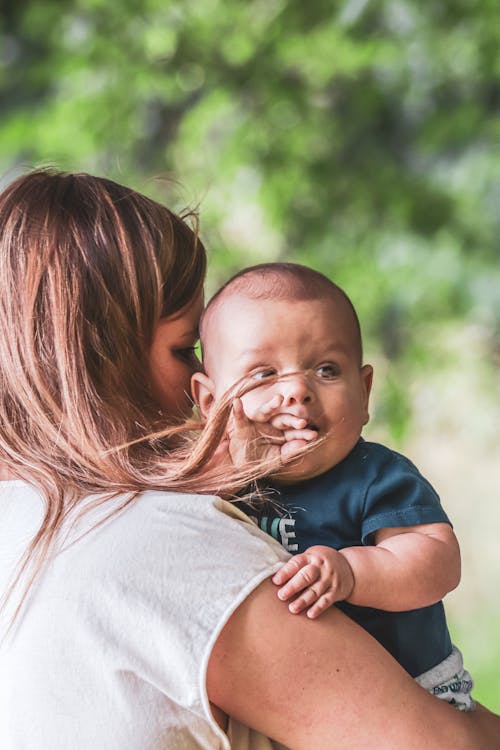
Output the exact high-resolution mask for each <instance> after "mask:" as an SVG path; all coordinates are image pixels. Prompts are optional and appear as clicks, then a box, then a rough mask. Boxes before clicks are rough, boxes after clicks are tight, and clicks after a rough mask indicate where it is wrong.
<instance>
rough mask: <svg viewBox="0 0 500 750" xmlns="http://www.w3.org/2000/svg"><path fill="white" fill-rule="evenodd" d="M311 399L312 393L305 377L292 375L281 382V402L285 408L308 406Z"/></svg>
mask: <svg viewBox="0 0 500 750" xmlns="http://www.w3.org/2000/svg"><path fill="white" fill-rule="evenodd" d="M312 399H313V391H312V389H311V387H310V384H309V378H308V377H307V376H306V375H302V374H300V375H293V376H291V377H290V378H286V379H285V380H283V401H284V404H285V406H286V405H288V406H290V405H293V404H308V403H309V402H310V401H312Z"/></svg>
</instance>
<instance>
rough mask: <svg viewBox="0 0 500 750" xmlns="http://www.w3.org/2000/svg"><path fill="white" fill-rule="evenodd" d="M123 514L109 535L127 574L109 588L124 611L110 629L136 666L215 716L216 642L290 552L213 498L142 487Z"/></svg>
mask: <svg viewBox="0 0 500 750" xmlns="http://www.w3.org/2000/svg"><path fill="white" fill-rule="evenodd" d="M122 521H123V524H122V529H121V530H117V532H116V533H115V534H114V537H113V538H114V539H116V538H117V537H118V536H119V538H120V555H119V559H120V565H121V566H122V568H123V570H124V571H126V581H123V586H122V590H117V591H116V592H115V594H116V601H113V600H112V598H111V596H110V592H109V591H108V592H107V597H108V605H109V607H112V608H113V607H117V608H118V607H120V608H121V612H122V616H121V620H120V621H121V626H122V630H121V632H120V634H119V635H118V634H117V636H116V637H117V638H119V639H120V641H121V644H122V648H123V649H125V650H127V649H128V650H129V652H130V653H131V654H133V664H134V671H136V670H137V669H139V671H140V673H141V675H142V676H143V678H144V679H146V680H147V681H148V682H149V683H151V684H154V685H156V686H158V687H159V688H160V689H161V690H162V692H164V694H165V695H168V696H169V697H170V698H171V699H172V700H173V701H174V702H175V703H177V704H178V705H179V706H183V707H184V709H188V710H190V711H192V712H193V713H194V714H197V715H198V716H204V717H205V718H206V719H207V720H208V721H209V722H210V723H212V722H211V714H210V708H209V701H208V697H207V693H206V670H207V665H208V661H209V658H210V654H211V652H212V649H213V646H214V644H215V641H216V640H217V638H218V636H219V634H220V632H221V630H222V628H223V627H224V625H225V623H226V622H227V621H228V619H229V618H230V616H231V614H232V613H233V612H234V611H235V609H236V608H237V607H238V606H239V605H240V604H241V603H242V602H243V601H244V600H245V599H246V598H247V597H248V595H249V594H250V593H251V592H252V591H253V589H255V588H256V587H257V586H258V585H259V584H260V583H261V582H262V581H264V580H265V579H266V578H268V577H270V576H272V575H273V573H275V572H276V571H277V570H278V569H279V568H280V567H281V565H282V564H283V563H284V562H285V561H286V560H288V559H289V557H290V555H289V554H288V553H287V552H286V551H285V550H284V549H283V547H281V545H280V544H278V542H276V541H275V540H273V539H271V537H269V536H267V535H266V534H264V533H263V532H262V531H260V530H259V529H258V528H257V527H256V526H255V524H254V523H252V522H251V521H250V519H248V518H247V516H245V515H244V513H242V512H241V511H240V510H238V509H237V508H235V507H234V506H232V505H231V504H230V503H228V502H225V501H223V500H220V499H219V498H216V497H208V496H203V495H198V496H197V495H187V494H186V495H179V494H177V495H174V494H169V493H160V492H157V493H155V492H148V493H144V495H143V496H142V497H141V498H140V499H139V501H138V502H137V503H136V505H134V506H133V507H131V508H130V510H129V512H124V513H123V514H122ZM118 531H119V533H118ZM138 550H140V553H139V552H138ZM108 554H109V551H108ZM113 577H114V576H113ZM124 602H126V604H127V606H124ZM212 726H213V723H212Z"/></svg>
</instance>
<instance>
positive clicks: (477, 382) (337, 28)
mask: <svg viewBox="0 0 500 750" xmlns="http://www.w3.org/2000/svg"><path fill="white" fill-rule="evenodd" d="M0 12H1V18H0V183H1V184H5V183H6V182H8V181H10V180H11V179H12V178H14V177H15V176H17V174H19V173H20V172H23V171H25V170H26V169H28V168H31V167H34V166H40V165H55V166H58V167H60V168H63V169H68V170H82V171H89V172H95V173H98V174H103V175H106V176H109V177H112V178H114V179H116V180H118V181H121V182H125V183H127V184H130V185H131V186H133V187H135V188H137V189H139V190H142V191H144V192H147V193H148V194H150V195H152V196H154V197H157V198H159V199H160V200H162V201H165V202H167V203H169V204H170V205H172V206H173V207H174V208H181V207H183V206H185V205H187V204H188V205H190V206H196V205H198V206H199V208H200V213H201V233H202V236H203V238H204V240H205V242H206V244H207V245H208V247H209V250H210V261H211V270H210V277H209V283H208V287H209V291H213V290H214V289H215V287H216V286H217V284H218V283H220V282H221V281H222V280H224V279H225V278H227V276H228V275H229V274H230V273H232V272H233V271H235V270H237V269H239V268H240V267H242V266H243V265H247V264H249V263H253V262H261V261H263V260H271V259H288V260H295V261H299V262H303V263H307V264H310V265H312V266H314V267H315V268H318V269H319V270H322V271H323V272H324V273H326V274H327V275H329V276H330V277H331V278H333V279H335V281H337V282H338V283H339V284H341V285H343V286H344V287H345V289H346V291H347V292H348V293H349V294H350V296H351V297H352V299H353V301H354V303H355V305H356V306H357V308H358V310H359V313H360V317H361V322H362V327H363V330H364V336H365V353H366V359H367V361H372V362H373V363H374V364H375V367H376V381H375V392H374V398H373V405H372V414H373V416H372V422H371V424H370V425H369V427H368V429H367V431H366V436H367V437H371V438H373V439H380V440H383V441H385V442H387V443H388V444H390V445H391V446H393V447H395V448H397V449H400V450H403V451H405V452H406V453H407V454H408V455H409V456H410V457H411V458H413V459H414V460H415V461H416V462H417V463H418V465H419V466H420V468H421V469H422V471H423V472H424V473H425V474H426V475H427V476H428V477H429V478H430V479H431V480H432V481H433V482H434V484H435V485H436V487H437V489H438V491H439V492H440V494H441V496H442V498H443V501H444V504H445V507H446V509H447V510H448V512H449V514H450V516H451V517H452V519H453V520H454V522H455V526H456V529H457V533H458V535H459V538H460V540H461V544H462V549H463V559H464V566H463V567H464V571H463V580H462V584H461V586H460V587H459V589H458V590H457V591H456V592H454V593H453V594H451V595H450V596H449V597H448V598H447V602H448V604H447V608H448V612H449V616H450V621H451V625H452V630H453V633H454V636H455V639H456V641H457V644H458V645H459V646H461V647H462V650H463V652H464V654H465V657H466V663H467V665H468V666H469V669H470V670H471V671H472V672H473V673H474V676H475V678H476V683H477V689H476V692H475V694H476V697H477V698H479V699H480V700H482V701H484V702H485V703H486V704H487V705H488V706H489V707H491V708H493V709H496V710H497V711H500V677H499V671H500V639H499V638H498V633H499V631H500V603H499V602H498V601H497V599H496V595H495V594H494V592H495V591H497V590H498V584H497V581H498V576H499V571H500V546H499V545H498V543H497V536H498V528H499V525H500V509H499V503H498V501H497V500H498V498H497V495H498V491H497V486H498V484H499V479H500V469H499V468H498V463H499V462H498V452H499V450H498V449H499V446H500V439H499V429H498V424H499V418H500V399H499V395H500V384H499V378H498V376H497V373H498V365H499V362H500V269H499V264H498V260H497V259H498V256H499V250H500V239H499V227H500V212H499V210H498V203H499V198H500V56H499V55H498V50H499V48H500V23H499V21H500V17H499V16H500V9H499V7H498V3H497V2H496V0H440V2H433V3H422V2H418V1H417V0H386V1H383V0H380V1H377V0H374V1H373V2H371V1H370V0H338V2H333V1H327V0H314V2H307V3H304V2H303V0H253V1H252V0H182V1H179V2H174V1H172V0H140V1H139V0H122V2H116V3H113V2H110V0H74V1H73V2H71V1H70V0H43V1H40V0H3V3H2V9H1V11H0Z"/></svg>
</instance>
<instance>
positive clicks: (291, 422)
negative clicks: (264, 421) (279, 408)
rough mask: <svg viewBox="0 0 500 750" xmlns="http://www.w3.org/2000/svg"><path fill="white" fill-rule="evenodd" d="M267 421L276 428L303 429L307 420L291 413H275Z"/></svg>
mask: <svg viewBox="0 0 500 750" xmlns="http://www.w3.org/2000/svg"><path fill="white" fill-rule="evenodd" d="M269 421H270V422H271V424H272V426H273V427H275V428H276V429H277V430H303V429H304V428H305V427H306V425H307V420H305V419H302V418H301V417H294V416H293V414H276V416H274V417H271V419H270V420H269Z"/></svg>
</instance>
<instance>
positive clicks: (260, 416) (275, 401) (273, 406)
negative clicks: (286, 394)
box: [248, 395, 283, 422]
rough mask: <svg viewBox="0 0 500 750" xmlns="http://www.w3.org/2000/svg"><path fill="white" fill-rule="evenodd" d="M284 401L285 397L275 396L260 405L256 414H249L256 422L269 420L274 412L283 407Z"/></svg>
mask: <svg viewBox="0 0 500 750" xmlns="http://www.w3.org/2000/svg"><path fill="white" fill-rule="evenodd" d="M282 401H283V399H282V398H281V396H279V395H276V396H273V398H272V399H271V400H270V401H268V402H267V403H265V404H263V405H262V406H260V407H259V410H258V411H256V412H255V413H254V414H249V415H248V416H249V417H250V419H252V421H254V422H269V420H270V418H271V417H272V415H273V413H274V412H276V410H277V409H279V408H280V407H281V404H282Z"/></svg>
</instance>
